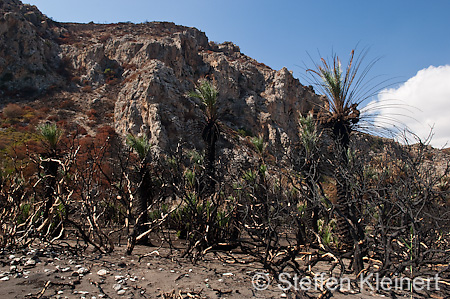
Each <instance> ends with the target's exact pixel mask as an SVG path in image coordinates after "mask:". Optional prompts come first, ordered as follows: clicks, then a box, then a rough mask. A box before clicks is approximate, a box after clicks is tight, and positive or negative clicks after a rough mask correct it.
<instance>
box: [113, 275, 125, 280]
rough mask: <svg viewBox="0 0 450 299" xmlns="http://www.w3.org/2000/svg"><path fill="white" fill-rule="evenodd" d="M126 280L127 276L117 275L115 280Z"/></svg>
mask: <svg viewBox="0 0 450 299" xmlns="http://www.w3.org/2000/svg"><path fill="white" fill-rule="evenodd" d="M124 278H125V276H122V275H116V276H114V279H115V280H116V281H118V280H122V279H124Z"/></svg>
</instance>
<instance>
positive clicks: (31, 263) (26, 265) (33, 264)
mask: <svg viewBox="0 0 450 299" xmlns="http://www.w3.org/2000/svg"><path fill="white" fill-rule="evenodd" d="M24 266H25V267H28V268H32V267H34V266H36V261H35V260H33V259H29V260H27V261H26V262H25V265H24Z"/></svg>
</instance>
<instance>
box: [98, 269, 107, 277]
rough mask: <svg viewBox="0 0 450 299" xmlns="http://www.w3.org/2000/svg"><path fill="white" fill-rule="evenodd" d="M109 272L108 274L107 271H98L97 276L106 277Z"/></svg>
mask: <svg viewBox="0 0 450 299" xmlns="http://www.w3.org/2000/svg"><path fill="white" fill-rule="evenodd" d="M108 273H109V272H108V270H106V269H100V270H98V271H97V275H100V276H105V275H107V274H108Z"/></svg>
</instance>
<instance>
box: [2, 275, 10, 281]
mask: <svg viewBox="0 0 450 299" xmlns="http://www.w3.org/2000/svg"><path fill="white" fill-rule="evenodd" d="M8 280H9V277H8V276H5V277H2V278H0V281H8Z"/></svg>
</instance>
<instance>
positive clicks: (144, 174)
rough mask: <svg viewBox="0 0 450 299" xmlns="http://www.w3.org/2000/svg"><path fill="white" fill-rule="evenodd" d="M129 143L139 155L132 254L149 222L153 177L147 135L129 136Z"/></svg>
mask: <svg viewBox="0 0 450 299" xmlns="http://www.w3.org/2000/svg"><path fill="white" fill-rule="evenodd" d="M127 145H128V146H129V147H130V148H131V149H133V150H134V151H135V152H136V154H137V155H138V157H139V165H138V169H137V187H136V216H137V217H136V220H135V221H136V222H135V228H134V230H133V233H132V236H131V240H129V242H128V248H127V253H128V254H131V251H132V250H133V247H134V244H135V242H136V237H137V236H139V235H140V234H142V233H144V232H145V231H146V230H147V226H146V225H145V223H147V222H148V211H147V209H148V206H149V200H150V197H151V187H152V181H151V180H152V178H151V173H150V169H149V165H150V149H151V146H152V145H151V144H150V142H149V141H148V139H147V137H146V136H145V135H143V136H141V137H136V136H133V135H128V136H127ZM140 243H141V244H148V238H147V237H145V238H142V239H141V241H140Z"/></svg>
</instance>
